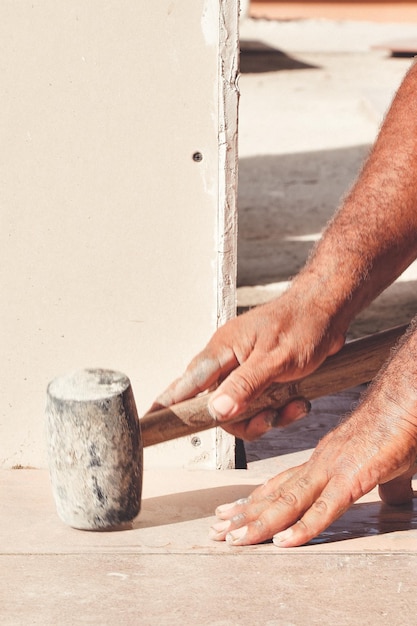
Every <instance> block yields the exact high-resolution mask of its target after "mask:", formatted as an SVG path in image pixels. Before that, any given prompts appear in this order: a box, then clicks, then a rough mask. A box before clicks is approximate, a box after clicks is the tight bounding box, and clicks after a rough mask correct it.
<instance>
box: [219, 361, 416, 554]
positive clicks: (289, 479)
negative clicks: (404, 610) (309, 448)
mask: <svg viewBox="0 0 417 626" xmlns="http://www.w3.org/2000/svg"><path fill="white" fill-rule="evenodd" d="M400 363H403V368H401V367H399V364H400ZM404 363H405V362H404V361H402V360H401V359H400V360H398V358H397V359H396V360H395V361H392V362H391V366H389V367H388V369H387V370H386V371H385V372H384V374H383V375H382V376H381V378H380V379H379V380H378V382H377V383H376V384H374V385H373V386H372V387H371V391H370V392H369V394H368V395H367V397H366V398H365V399H364V400H363V402H362V404H361V405H360V406H359V407H358V408H357V409H356V410H355V412H354V413H353V414H352V415H351V416H350V417H349V418H348V419H346V420H345V421H344V422H342V423H341V424H340V425H339V426H338V427H337V428H336V429H335V430H333V431H332V432H330V433H329V434H327V435H326V436H325V437H324V439H323V440H322V441H321V442H320V443H319V445H318V446H317V448H316V450H315V451H314V453H313V455H312V457H311V458H310V460H309V461H307V462H306V463H304V464H303V465H300V466H298V467H295V468H292V469H289V470H287V471H284V472H282V473H281V474H278V475H277V476H275V477H274V478H272V479H271V480H269V481H268V482H267V483H265V484H264V485H262V486H261V487H258V488H257V489H256V490H255V491H254V492H253V493H252V495H251V496H249V498H247V499H244V500H240V501H237V502H235V503H232V504H227V505H223V506H220V507H218V509H217V511H216V515H217V517H218V518H219V521H218V522H217V523H215V524H214V525H213V526H212V528H211V533H210V535H211V538H212V539H215V540H218V541H222V540H226V541H227V542H228V543H229V544H231V545H236V546H238V545H239V546H241V545H248V544H256V543H260V542H262V541H265V540H268V539H271V538H273V541H274V543H275V544H276V545H277V546H280V547H290V546H299V545H302V544H304V543H306V542H308V541H309V540H311V539H312V538H313V537H315V536H317V535H318V534H319V533H320V532H322V531H323V530H324V529H325V528H327V527H328V526H329V525H330V524H331V523H332V522H333V521H334V520H336V519H337V518H338V517H340V516H341V515H342V514H343V513H344V512H345V511H346V510H347V509H348V508H349V507H350V506H351V505H352V504H353V503H354V502H355V501H356V500H357V499H358V498H360V497H361V496H362V495H364V494H366V493H368V492H369V491H370V490H371V489H373V488H374V487H375V486H376V485H379V493H380V496H381V499H382V500H383V501H384V502H386V503H387V504H390V505H400V504H404V503H407V502H409V501H410V500H411V498H412V497H413V491H412V488H411V477H412V476H413V474H414V473H416V472H417V392H416V385H415V369H416V366H415V364H414V365H412V367H413V370H408V372H407V369H406V367H404ZM399 372H400V374H399ZM407 373H408V374H410V375H409V376H408V375H407ZM403 379H404V380H403ZM413 379H414V383H413V382H412V381H413Z"/></svg>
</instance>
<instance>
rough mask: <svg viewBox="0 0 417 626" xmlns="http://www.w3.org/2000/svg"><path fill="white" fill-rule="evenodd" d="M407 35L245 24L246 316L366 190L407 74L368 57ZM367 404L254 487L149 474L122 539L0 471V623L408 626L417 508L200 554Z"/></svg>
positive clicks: (393, 315)
mask: <svg viewBox="0 0 417 626" xmlns="http://www.w3.org/2000/svg"><path fill="white" fill-rule="evenodd" d="M402 37H403V38H406V37H407V38H410V37H417V23H412V22H409V23H404V24H394V23H391V22H390V23H378V24H377V23H374V22H355V23H353V22H349V21H336V22H334V21H329V20H321V19H320V20H301V21H298V20H297V21H285V22H279V21H278V22H277V21H268V20H249V19H248V20H246V21H244V22H243V23H242V49H243V53H242V76H241V81H240V86H241V92H242V98H241V114H240V155H241V161H240V191H239V212H240V235H239V302H240V306H241V308H246V307H249V306H253V305H255V304H257V303H259V302H261V301H263V300H265V299H268V298H270V297H273V296H274V295H275V294H277V293H279V292H280V290H282V288H283V286H285V283H286V281H287V280H288V278H289V277H290V276H291V275H292V274H293V273H294V272H296V271H297V269H298V268H299V267H300V266H301V264H302V263H303V262H304V259H305V257H306V255H307V254H308V251H309V249H310V247H311V245H312V243H313V242H314V241H315V240H316V239H317V237H318V236H319V233H320V230H321V229H322V227H323V225H324V223H325V221H326V220H327V219H328V217H329V216H330V214H331V213H332V212H333V210H334V208H335V206H336V205H337V202H338V198H339V197H340V195H342V194H343V193H344V191H345V190H346V188H347V186H348V185H349V184H350V182H351V180H352V179H353V178H354V176H355V175H356V172H357V171H358V169H359V167H360V163H361V160H362V159H363V157H364V155H365V154H366V152H367V150H368V149H369V146H370V144H371V143H372V141H373V139H374V137H375V134H376V132H377V129H378V126H379V124H380V121H381V118H382V114H383V111H384V110H385V108H386V106H387V105H388V102H389V100H390V98H391V97H392V94H393V93H394V91H395V89H396V88H397V86H398V84H399V82H400V80H401V78H402V76H403V75H404V73H405V71H406V70H407V68H408V67H409V64H410V59H408V58H392V57H391V55H390V54H389V52H387V51H386V50H384V49H376V48H374V47H373V46H374V45H377V44H380V43H384V42H385V41H387V40H391V39H398V38H402ZM414 282H415V270H414V268H411V270H410V271H409V272H408V273H407V274H406V275H405V276H404V277H402V279H401V280H399V281H398V282H397V284H396V285H394V286H393V287H392V288H391V290H390V291H389V292H388V293H387V294H386V295H385V296H384V297H383V299H382V300H380V301H379V302H378V303H377V304H376V305H375V307H374V308H371V309H370V311H368V312H367V313H366V314H365V315H364V316H362V317H361V318H360V319H359V320H358V322H357V323H356V324H355V326H354V327H353V328H352V330H351V336H359V335H361V334H364V333H368V332H373V331H374V330H377V329H380V328H384V327H387V326H390V325H393V324H394V323H402V322H403V321H407V320H408V319H410V317H411V316H412V314H413V312H414V310H415V308H416V306H415V305H416V304H417V302H416V300H415V294H414V291H415V285H414ZM384 298H385V299H384ZM359 391H360V390H348V391H347V392H345V393H344V394H340V395H338V396H330V397H328V398H325V399H323V400H322V401H320V402H316V403H315V405H314V410H313V412H312V415H310V417H309V418H307V419H306V420H304V422H301V423H300V424H298V425H297V426H296V427H295V426H294V427H291V429H287V430H286V431H285V432H284V431H283V432H281V431H277V432H276V433H273V434H272V435H271V436H267V437H265V438H263V439H262V440H261V441H260V442H257V443H254V444H251V445H250V446H247V453H248V456H249V459H250V463H249V468H248V470H246V471H245V470H239V471H226V472H204V471H199V472H192V471H188V472H186V471H169V472H167V471H159V472H158V471H145V485H144V499H143V507H142V512H141V514H140V515H139V517H138V518H137V520H135V521H134V522H133V524H132V525H131V526H130V527H129V528H127V529H125V530H123V531H119V532H112V533H103V532H102V533H90V532H82V531H76V530H73V529H71V528H68V527H66V526H65V525H64V524H63V523H62V522H61V521H60V520H59V519H58V517H57V515H56V513H55V508H54V503H53V501H52V496H51V492H50V487H49V481H48V476H47V474H46V472H44V471H41V470H10V471H3V472H1V473H0V494H1V509H0V510H1V517H0V567H1V571H2V581H1V584H0V624H2V625H3V624H4V625H5V626H23V625H25V626H26V625H27V624H31V625H38V624H39V625H42V626H49V625H51V626H55V624H61V625H63V626H66V625H73V624H94V625H103V626H106V625H109V626H113V625H119V624H123V625H125V624H126V625H131V624H132V625H136V624H138V625H139V624H140V625H144V626H147V625H149V626H153V625H158V626H159V625H165V624H166V625H168V624H169V625H170V626H171V625H176V624H178V625H184V624H186V625H188V624H190V625H193V626H194V625H196V626H197V625H210V626H241V625H242V626H246V625H247V626H252V625H254V624H256V625H258V624H259V625H260V626H310V625H311V624H320V625H327V624H328V625H332V626H333V625H334V624H338V625H340V626H344V625H346V626H352V625H354V624H355V625H356V624H361V625H368V624H369V625H370V626H371V625H372V626H374V625H379V624H387V625H388V624H389V626H400V625H403V624H410V623H413V621H415V617H416V614H417V580H416V571H417V506H416V503H415V504H414V506H413V507H404V508H401V509H393V508H390V507H385V506H383V505H382V504H381V503H380V501H379V500H378V496H377V494H376V492H372V493H370V494H368V495H367V496H366V497H364V498H362V499H361V501H359V502H358V503H356V504H355V505H354V506H353V507H352V508H351V509H350V511H348V512H347V513H346V514H345V515H344V516H343V517H342V518H340V519H339V520H338V521H337V522H336V523H335V524H334V525H333V526H332V527H331V528H329V529H328V530H327V531H326V532H324V533H323V534H322V535H321V536H320V537H319V538H317V539H316V540H315V541H313V542H312V543H311V544H310V545H307V546H304V547H301V548H294V549H290V550H279V549H277V548H275V547H274V546H273V545H272V544H271V543H265V544H262V545H259V546H252V547H249V548H240V549H239V548H238V549H230V548H228V547H227V546H226V545H224V544H217V543H213V542H211V541H209V540H208V538H207V531H208V528H209V526H210V523H211V521H212V519H213V518H212V513H213V511H214V509H215V507H216V505H218V504H221V503H224V502H227V501H231V500H234V499H236V498H239V497H242V496H245V495H246V494H247V493H248V492H249V491H250V490H252V489H253V487H254V486H255V485H257V484H260V483H261V482H263V481H264V480H265V479H266V478H268V477H269V476H271V475H272V474H275V473H277V472H278V471H280V470H282V469H284V468H285V467H289V466H292V465H295V464H298V463H300V462H302V461H303V460H305V459H306V458H307V457H308V455H309V454H310V452H311V448H312V447H313V446H314V445H315V443H316V441H317V439H318V438H319V437H320V436H321V435H322V434H324V432H325V431H326V430H327V429H328V428H329V427H331V425H332V424H333V423H334V422H335V420H338V419H340V416H341V415H342V414H343V412H344V411H345V410H347V409H349V408H350V407H351V406H352V404H353V403H354V402H356V401H357V398H358V393H359ZM416 487H417V485H416Z"/></svg>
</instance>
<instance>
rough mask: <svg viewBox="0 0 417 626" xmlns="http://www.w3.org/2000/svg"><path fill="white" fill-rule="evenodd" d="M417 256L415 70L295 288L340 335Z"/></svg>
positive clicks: (416, 100) (416, 84)
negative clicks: (312, 300) (332, 321)
mask: <svg viewBox="0 0 417 626" xmlns="http://www.w3.org/2000/svg"><path fill="white" fill-rule="evenodd" d="M416 256H417V65H415V64H414V65H413V67H412V68H411V70H410V71H409V73H408V74H407V76H406V78H405V79H404V81H403V83H402V85H401V87H400V89H399V91H398V93H397V95H396V98H395V99H394V102H393V104H392V106H391V109H390V111H389V112H388V114H387V117H386V120H385V122H384V124H383V126H382V128H381V132H380V134H379V137H378V139H377V141H376V143H375V146H374V148H373V150H372V152H371V154H370V156H369V158H368V160H367V162H366V163H365V165H364V168H363V170H362V172H361V174H360V176H359V178H358V180H357V182H356V184H355V185H354V187H353V189H352V190H351V192H350V193H349V195H348V196H347V197H346V199H345V200H344V202H343V204H342V206H341V208H340V209H339V211H338V212H337V213H336V215H335V217H334V218H333V220H332V221H331V222H330V224H329V225H328V227H327V229H326V231H325V233H324V235H323V237H322V239H321V241H320V242H319V244H318V245H317V247H316V248H315V250H314V251H313V254H312V256H311V258H310V259H309V261H308V263H307V265H306V267H305V268H304V270H303V271H302V272H301V273H300V274H299V276H298V277H297V278H296V279H295V280H294V287H295V288H297V287H299V288H301V289H303V290H305V289H307V290H308V291H309V295H310V297H312V298H315V299H319V300H320V303H321V306H322V307H324V308H325V309H326V311H327V312H328V314H329V315H330V317H332V318H334V319H337V320H338V322H337V323H338V324H339V325H340V326H341V327H344V328H345V329H346V328H347V327H348V325H349V323H350V322H351V320H352V319H353V318H354V317H355V315H357V313H358V312H359V311H360V310H362V309H363V308H364V307H366V306H367V305H368V304H369V303H370V302H371V301H372V300H373V299H374V298H375V297H376V296H377V295H378V294H379V293H380V292H381V291H383V290H384V289H385V288H386V287H387V286H388V285H389V284H391V283H392V282H393V281H394V280H395V279H396V278H397V277H398V276H399V275H400V274H401V273H402V272H403V270H404V269H405V268H406V267H407V266H408V265H409V264H410V263H411V262H412V261H413V260H414V259H415V258H416Z"/></svg>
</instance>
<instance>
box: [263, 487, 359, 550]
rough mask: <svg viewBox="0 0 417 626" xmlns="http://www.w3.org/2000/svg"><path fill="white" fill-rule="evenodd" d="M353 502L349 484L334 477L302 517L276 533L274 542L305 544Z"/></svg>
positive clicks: (278, 544) (287, 546)
mask: <svg viewBox="0 0 417 626" xmlns="http://www.w3.org/2000/svg"><path fill="white" fill-rule="evenodd" d="M352 504H353V498H352V496H351V491H350V489H349V487H348V485H347V484H346V483H344V482H343V481H340V480H337V479H333V480H331V481H330V482H329V483H328V485H327V486H326V488H325V489H324V490H323V492H322V493H321V494H320V495H319V496H318V497H317V498H315V499H314V501H313V502H312V504H311V505H310V507H309V508H308V509H307V510H306V512H305V513H304V515H302V516H301V517H300V519H298V520H297V521H296V522H295V523H294V524H292V525H290V526H288V527H287V528H286V529H285V530H280V531H279V532H277V533H276V534H274V536H273V542H274V544H275V545H276V546H278V547H280V548H290V547H295V546H301V545H304V544H306V543H308V542H309V541H310V540H311V539H313V538H314V537H317V535H319V534H320V533H321V532H323V531H324V530H325V529H326V528H327V527H328V526H330V525H331V524H332V523H333V522H334V521H335V520H336V519H338V518H339V517H340V516H341V515H343V513H345V512H346V511H347V510H348V508H349V507H350V506H351V505H352Z"/></svg>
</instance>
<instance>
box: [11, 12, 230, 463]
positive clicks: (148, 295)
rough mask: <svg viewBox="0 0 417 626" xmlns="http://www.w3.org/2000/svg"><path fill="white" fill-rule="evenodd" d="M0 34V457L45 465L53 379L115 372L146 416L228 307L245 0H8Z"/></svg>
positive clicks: (182, 448) (210, 454)
mask: <svg viewBox="0 0 417 626" xmlns="http://www.w3.org/2000/svg"><path fill="white" fill-rule="evenodd" d="M219 11H220V13H219ZM219 24H220V25H221V27H219ZM230 35H232V37H230ZM0 40H1V42H2V46H1V48H2V52H1V58H0V75H1V91H2V97H1V99H0V133H1V142H0V155H1V166H0V177H1V185H0V188H1V209H0V210H1V213H0V215H1V230H0V254H1V263H0V290H1V298H2V306H1V325H0V345H1V354H2V375H1V400H2V401H1V406H0V467H11V466H14V465H17V464H21V465H33V466H42V465H44V463H45V457H44V442H43V410H44V403H45V388H46V385H47V382H48V381H49V380H50V379H51V378H53V377H54V376H56V375H58V374H60V373H62V372H65V371H67V370H71V369H73V368H77V367H84V366H93V367H95V366H99V367H109V368H115V369H120V370H122V371H124V372H125V373H126V374H128V375H129V377H130V378H131V381H132V384H133V388H134V392H135V396H136V400H137V405H138V408H139V412H140V413H143V412H144V411H145V410H146V408H147V407H148V405H149V404H150V403H151V401H152V400H153V398H154V397H155V395H156V394H157V393H158V392H159V391H161V390H162V389H163V388H164V386H165V385H166V384H167V383H168V382H170V381H171V379H173V378H174V377H176V376H177V375H179V373H180V372H181V371H182V369H183V367H184V366H185V365H186V363H187V362H188V360H189V359H190V357H191V356H193V355H194V353H195V352H196V351H197V350H199V349H200V348H201V347H202V345H203V344H204V342H205V341H206V340H207V339H208V338H209V336H210V335H211V333H212V332H213V331H214V329H215V328H216V325H217V323H218V319H221V320H224V319H225V318H226V317H228V316H229V315H230V314H231V313H232V311H233V305H234V300H233V299H234V267H235V253H234V245H235V213H234V211H235V207H234V194H235V185H234V176H235V172H234V158H235V153H234V148H235V146H234V141H235V138H236V136H235V130H236V129H235V123H236V106H237V101H236V100H237V97H236V90H235V88H234V77H235V73H233V72H235V70H236V66H235V63H236V6H235V3H234V2H230V1H229V0H228V2H227V8H226V2H223V3H220V7H219V6H218V4H217V3H213V2H211V1H209V0H207V1H206V0H194V1H193V2H186V1H185V0H177V1H175V0H158V2H155V1H154V0H146V1H143V2H135V1H134V0H88V2H86V0H40V1H39V2H32V1H31V0H20V1H19V2H16V1H15V0H3V1H2V2H1V3H0ZM219 54H221V55H223V56H224V59H225V60H226V64H224V63H223V64H220V63H219ZM219 67H221V68H223V70H222V71H223V75H221V76H219ZM224 67H226V68H228V67H229V74H228V76H225V75H224ZM227 120H229V123H225V121H226V122H227ZM219 129H220V134H219ZM225 139H226V143H227V147H228V150H225V149H224V146H225V144H224V141H225ZM196 151H199V152H201V153H202V155H203V160H202V161H201V162H195V161H194V160H193V158H192V155H193V153H195V152H196ZM225 207H226V208H225ZM225 223H227V228H225ZM226 250H229V252H227V253H225V251H226ZM201 439H202V445H201V446H200V447H199V448H194V447H192V446H191V443H190V441H189V440H187V441H185V440H182V441H180V442H174V443H173V444H163V448H164V450H163V451H162V452H161V450H158V448H155V449H153V450H152V451H148V452H147V455H148V461H147V462H148V463H149V464H173V465H184V464H185V465H191V466H193V465H196V464H197V465H199V466H200V465H201V464H203V465H204V466H210V467H211V466H216V465H218V464H220V465H221V464H222V462H220V463H219V459H218V449H219V444H218V443H217V440H216V435H215V434H214V432H210V433H206V434H204V435H202V436H201ZM222 445H223V446H224V442H223V444H222ZM230 446H231V443H230V440H229V441H227V442H226V446H225V447H226V452H225V453H222V454H226V456H227V455H229V457H230V456H231V454H232V449H231V447H230ZM226 464H227V461H226Z"/></svg>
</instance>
